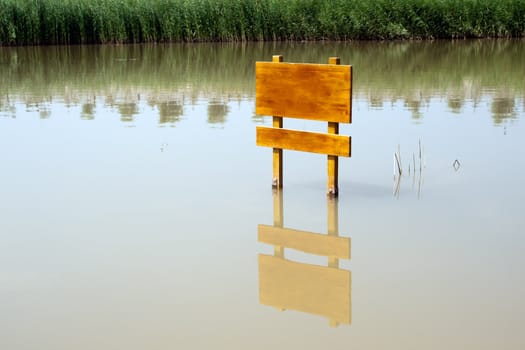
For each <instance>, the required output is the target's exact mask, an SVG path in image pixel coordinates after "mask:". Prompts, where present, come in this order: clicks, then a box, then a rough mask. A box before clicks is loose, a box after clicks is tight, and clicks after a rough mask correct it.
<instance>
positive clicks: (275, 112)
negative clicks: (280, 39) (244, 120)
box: [255, 62, 352, 123]
mask: <svg viewBox="0 0 525 350" xmlns="http://www.w3.org/2000/svg"><path fill="white" fill-rule="evenodd" d="M255 81H256V82H255V99H256V103H255V113H257V114H261V115H271V116H282V117H291V118H301V119H310V120H319V121H327V122H336V123H351V122H352V115H351V111H352V106H351V103H352V101H351V96H352V84H351V82H352V66H344V65H329V64H302V63H273V62H256V64H255Z"/></svg>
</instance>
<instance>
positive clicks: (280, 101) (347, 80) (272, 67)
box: [255, 56, 352, 196]
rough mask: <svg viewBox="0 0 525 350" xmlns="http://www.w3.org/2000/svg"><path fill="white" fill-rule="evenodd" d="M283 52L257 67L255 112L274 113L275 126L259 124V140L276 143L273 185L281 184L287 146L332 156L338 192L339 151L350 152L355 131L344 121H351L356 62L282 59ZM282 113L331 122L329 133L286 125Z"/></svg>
mask: <svg viewBox="0 0 525 350" xmlns="http://www.w3.org/2000/svg"><path fill="white" fill-rule="evenodd" d="M282 61H283V57H282V56H273V60H272V62H257V63H256V66H255V78H256V83H255V90H256V99H255V100H256V102H255V112H256V113H257V114H261V115H272V116H273V128H268V127H264V126H258V127H257V141H256V143H257V145H258V146H265V147H272V148H273V185H274V187H277V188H281V187H282V180H283V178H282V150H283V149H290V150H296V151H304V152H314V153H322V154H327V155H328V193H329V194H331V195H334V196H336V195H337V193H338V179H337V176H338V158H337V157H338V156H343V157H350V155H351V139H350V136H343V135H338V134H339V123H351V122H352V66H342V65H339V58H337V57H331V58H330V59H329V64H296V63H282ZM283 117H291V118H301V119H309V120H319V121H325V122H328V134H324V133H315V132H309V131H298V130H289V129H283Z"/></svg>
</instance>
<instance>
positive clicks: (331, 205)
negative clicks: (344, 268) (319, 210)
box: [326, 198, 339, 268]
mask: <svg viewBox="0 0 525 350" xmlns="http://www.w3.org/2000/svg"><path fill="white" fill-rule="evenodd" d="M326 204H327V205H326V208H327V210H328V235H329V236H335V237H337V236H339V213H338V211H339V207H338V202H337V199H336V198H328V200H327V203H326ZM328 266H329V267H335V268H339V259H338V258H336V257H333V256H329V257H328Z"/></svg>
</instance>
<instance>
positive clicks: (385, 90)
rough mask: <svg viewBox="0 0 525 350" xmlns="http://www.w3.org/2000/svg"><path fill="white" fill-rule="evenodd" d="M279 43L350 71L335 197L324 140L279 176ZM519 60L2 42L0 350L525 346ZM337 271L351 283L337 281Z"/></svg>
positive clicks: (421, 45) (384, 48)
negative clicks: (340, 251) (260, 137)
mask: <svg viewBox="0 0 525 350" xmlns="http://www.w3.org/2000/svg"><path fill="white" fill-rule="evenodd" d="M273 54H282V55H283V56H284V58H285V61H293V62H321V63H322V62H326V61H327V59H328V57H329V56H334V55H336V56H339V57H341V62H342V64H352V65H353V67H354V68H353V69H354V75H355V77H354V88H353V92H354V105H353V123H352V124H351V125H344V126H342V127H341V133H342V134H346V135H351V136H352V157H351V158H349V159H346V158H344V159H340V174H339V176H340V192H341V194H340V198H339V200H338V201H337V202H333V201H330V200H327V198H326V196H325V186H326V184H325V182H326V174H325V172H326V157H324V156H321V155H315V154H305V153H299V152H291V151H290V152H285V160H284V166H285V172H284V191H283V193H282V197H281V198H280V197H279V196H277V197H276V196H275V194H274V193H273V192H272V190H271V186H270V185H271V150H269V149H266V148H258V147H256V146H255V126H256V125H259V124H264V125H270V123H271V120H270V118H267V117H263V116H257V115H255V113H254V110H255V108H254V89H255V80H254V62H255V61H257V60H270V59H271V56H272V55H273ZM524 55H525V42H524V41H519V40H508V41H507V40H497V41H492V40H486V41H458V42H410V43H407V42H402V43H290V44H288V43H266V44H192V45H184V44H174V45H140V46H82V47H24V48H1V49H0V164H1V167H0V310H1V312H0V347H1V348H2V349H4V348H5V349H15V350H17V349H53V350H55V349H71V348H77V349H92V348H99V349H114V348H129V349H144V348H149V349H165V348H168V347H169V348H188V349H205V348H206V349H207V348H228V349H231V348H253V349H267V348H268V347H274V348H279V349H281V348H282V349H285V348H292V349H293V348H304V349H318V348H325V347H330V348H334V349H348V348H352V347H354V348H360V349H422V348H423V349H443V348H448V349H494V348H504V349H522V348H523V347H524V346H525V337H524V336H523V333H522V331H521V326H522V325H523V323H524V321H525V320H524V318H525V302H524V301H523V298H522V295H524V294H525V278H524V275H523V271H522V267H523V266H525V258H524V257H523V254H522V252H523V250H524V249H525V237H524V235H523V227H524V224H525V219H524V217H523V214H522V211H523V205H522V202H523V198H525V189H524V186H523V179H524V178H525V157H523V150H524V149H525V141H524V140H525V128H524V125H523V116H524V112H525V80H524V79H523V77H524V76H525V66H524V65H523V63H522V58H523V57H524ZM285 126H286V127H292V128H298V129H308V130H321V131H324V130H325V129H326V125H325V124H323V123H314V122H303V121H298V120H288V119H286V120H285ZM396 152H399V154H400V156H401V163H402V169H403V175H402V176H401V177H399V176H394V173H395V172H394V171H395V170H393V166H394V161H393V158H394V153H396ZM420 152H421V158H420V157H419V153H420ZM456 161H457V162H456ZM258 225H267V226H274V225H277V226H283V227H284V228H286V229H290V230H299V231H307V232H310V233H317V234H327V235H337V236H339V237H341V238H342V239H348V241H350V242H351V243H350V245H351V257H350V259H340V260H338V261H337V264H335V263H336V261H334V259H330V258H327V257H325V256H317V255H315V254H311V253H304V252H299V251H297V250H293V249H287V248H285V249H284V253H282V251H280V250H279V249H275V248H274V247H273V246H272V245H270V244H265V243H260V242H258ZM293 243H294V244H303V245H304V244H306V243H304V242H299V243H297V242H293ZM312 249H313V248H312ZM260 256H266V257H270V258H271V259H270V258H264V257H263V258H262V259H263V260H261V257H260ZM272 256H274V258H272ZM275 256H276V257H275ZM265 259H266V260H265ZM268 259H270V260H268ZM276 259H277V260H276ZM283 259H285V260H283ZM267 260H268V261H277V264H278V265H282V264H285V265H286V266H288V267H290V268H292V269H295V270H293V271H295V272H294V273H292V275H290V276H288V278H287V279H284V282H283V277H282V276H281V273H283V271H284V269H285V268H279V269H278V270H277V272H275V271H274V272H272V269H271V268H267V267H268V266H269V265H267V264H266V263H265V262H266V261H267ZM330 269H332V270H330ZM334 269H335V270H337V271H338V272H336V274H339V275H342V276H348V278H349V280H345V281H347V282H344V283H342V284H340V283H339V284H335V285H333V288H332V285H331V284H330V283H331V282H330V281H333V280H330V279H326V278H325V272H326V271H328V272H326V273H329V274H330V273H332V272H333V270H334ZM314 270H315V271H321V272H319V275H316V276H318V279H314V278H313V277H311V275H309V273H310V272H305V271H314ZM301 274H304V275H305V276H307V277H309V279H306V280H301V279H300V276H302V275H301ZM319 276H320V277H319ZM285 277H286V275H285ZM295 277H297V280H296V283H298V284H299V285H301V283H303V284H304V286H303V288H300V289H299V290H298V291H295V293H296V294H294V295H292V296H290V295H287V294H285V293H286V292H290V291H293V289H292V287H290V285H288V284H286V283H288V282H289V280H290V279H291V278H295ZM316 278H317V277H316ZM345 278H346V277H345ZM335 281H340V280H339V279H336V280H335ZM309 285H310V286H311V288H310V289H308V286H309ZM268 286H270V287H272V288H273V289H272V290H273V291H276V293H277V292H279V293H280V294H279V293H277V294H272V295H270V294H268V293H267V292H268V290H269V289H268ZM302 289H305V291H304V293H300V291H301V290H302ZM336 290H337V291H339V292H337V293H339V294H337V293H336V292H335V291H336ZM309 291H312V293H314V294H313V295H315V297H313V298H312V297H309V294H308V293H309ZM315 293H318V294H315ZM323 293H326V297H325V298H322V297H319V294H323ZM334 293H336V294H334ZM269 295H270V296H271V298H270V299H269V297H268V296H269ZM339 296H340V298H339ZM338 298H339V299H338ZM275 300H277V301H278V302H276V301H275ZM336 300H337V302H336ZM285 303H286V305H284V304H285ZM334 303H335V304H334ZM281 304H283V305H281ZM327 305H328V306H327ZM327 310H329V311H327ZM330 310H332V311H333V310H335V311H333V312H332V311H330ZM325 311H326V312H325ZM334 312H335V313H334ZM341 315H342V316H341ZM337 318H339V319H337Z"/></svg>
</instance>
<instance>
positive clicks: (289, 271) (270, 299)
mask: <svg viewBox="0 0 525 350" xmlns="http://www.w3.org/2000/svg"><path fill="white" fill-rule="evenodd" d="M350 283H351V275H350V271H346V270H340V269H334V268H331V267H324V266H316V265H309V264H303V263H297V262H293V261H288V260H285V259H281V258H278V257H274V256H271V255H263V254H260V255H259V302H260V303H261V304H264V305H270V306H275V307H277V308H281V309H290V310H297V311H303V312H307V313H310V314H315V315H320V316H324V317H327V318H329V319H331V320H334V321H336V322H339V323H345V324H350V315H351V311H350Z"/></svg>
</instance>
